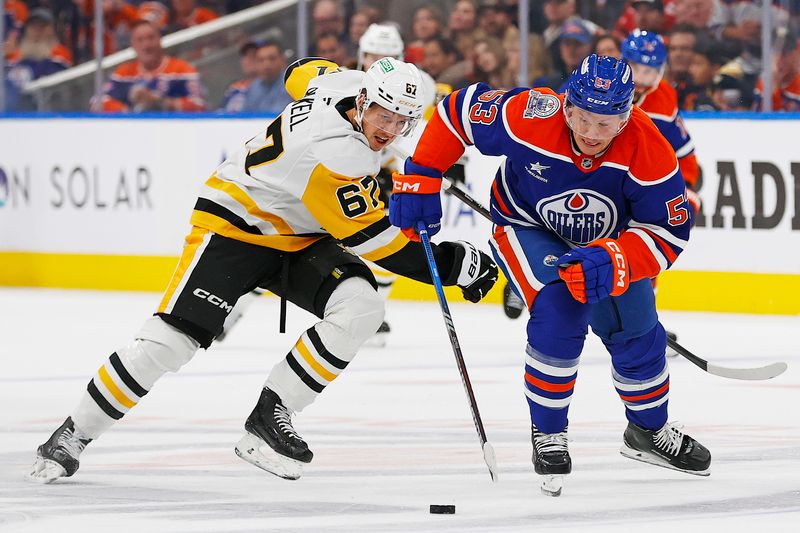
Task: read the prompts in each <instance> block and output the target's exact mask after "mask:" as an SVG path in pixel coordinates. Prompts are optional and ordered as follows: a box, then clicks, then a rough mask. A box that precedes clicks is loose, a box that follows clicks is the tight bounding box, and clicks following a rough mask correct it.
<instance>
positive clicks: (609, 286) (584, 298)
mask: <svg viewBox="0 0 800 533" xmlns="http://www.w3.org/2000/svg"><path fill="white" fill-rule="evenodd" d="M557 264H558V267H559V268H558V275H559V276H560V277H561V279H563V280H564V282H565V283H566V284H567V289H569V292H570V294H572V297H573V298H575V299H576V300H578V301H579V302H581V303H590V304H593V303H597V302H599V301H600V300H602V299H603V298H608V297H609V296H619V295H620V294H622V293H624V292H625V291H626V290H628V285H629V283H630V269H629V267H628V258H627V257H626V256H625V252H624V251H623V250H622V247H621V246H620V245H619V243H617V241H615V240H614V239H600V240H597V241H594V242H592V243H590V244H589V245H587V246H586V248H577V249H575V250H572V251H571V252H567V253H565V254H564V255H562V256H561V257H559V258H558V263H557Z"/></svg>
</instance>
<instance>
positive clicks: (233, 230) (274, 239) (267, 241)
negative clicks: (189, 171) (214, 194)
mask: <svg viewBox="0 0 800 533" xmlns="http://www.w3.org/2000/svg"><path fill="white" fill-rule="evenodd" d="M191 223H192V225H193V226H198V227H200V228H204V229H207V230H210V231H213V232H214V233H216V234H218V235H222V236H223V237H228V238H229V239H235V240H237V241H241V242H247V243H250V244H255V245H256V246H265V247H267V248H274V249H276V250H282V251H284V252H296V251H297V250H302V249H303V248H307V247H308V246H311V245H312V244H314V243H315V242H317V241H318V240H320V239H321V238H322V236H319V237H297V236H295V235H261V234H260V233H248V232H246V231H243V230H241V229H239V228H237V227H236V226H234V225H233V224H231V223H230V222H228V221H227V220H225V219H224V218H220V217H218V216H216V215H212V214H211V213H206V212H205V211H197V210H195V211H193V212H192V218H191Z"/></svg>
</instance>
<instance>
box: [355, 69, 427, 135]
mask: <svg viewBox="0 0 800 533" xmlns="http://www.w3.org/2000/svg"><path fill="white" fill-rule="evenodd" d="M425 93H426V90H425V86H424V85H423V82H422V76H421V75H420V72H419V70H418V69H417V67H416V66H415V65H413V64H411V63H406V62H404V61H399V60H397V59H395V58H393V57H384V58H383V59H379V60H377V61H376V62H375V63H373V64H372V66H371V67H369V68H368V69H367V71H366V72H365V73H364V82H363V85H362V86H361V91H360V94H359V97H362V96H363V103H362V104H361V105H360V106H357V112H356V120H357V121H358V123H359V124H361V120H362V118H363V117H364V111H366V110H367V109H369V106H370V105H372V104H378V105H379V106H381V107H383V108H384V109H387V110H389V111H391V112H393V113H397V114H398V115H401V116H403V117H406V118H408V122H407V123H406V127H405V128H403V130H402V131H401V132H400V135H408V134H409V133H411V131H412V130H413V129H414V126H416V124H417V122H418V121H419V119H420V118H421V117H422V112H423V110H424V109H425V105H426V104H427V102H428V96H427V95H426V94H425Z"/></svg>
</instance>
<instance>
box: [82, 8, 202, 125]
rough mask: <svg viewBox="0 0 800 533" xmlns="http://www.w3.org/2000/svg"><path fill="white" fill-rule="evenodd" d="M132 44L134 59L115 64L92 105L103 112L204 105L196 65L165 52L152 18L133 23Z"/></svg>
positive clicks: (199, 108) (199, 107) (196, 108)
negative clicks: (100, 95) (101, 93)
mask: <svg viewBox="0 0 800 533" xmlns="http://www.w3.org/2000/svg"><path fill="white" fill-rule="evenodd" d="M131 47H132V48H133V51H134V52H135V53H136V59H134V60H133V61H129V62H127V63H123V64H122V65H120V66H119V67H117V69H116V70H115V71H114V73H113V74H111V77H110V78H109V80H108V83H106V87H105V91H104V94H103V97H102V100H101V101H100V102H93V104H92V108H93V109H95V110H98V111H103V112H106V113H131V112H132V113H141V112H160V111H183V112H191V111H202V110H203V109H205V102H204V101H203V97H202V88H201V86H200V76H199V75H198V73H197V69H195V68H194V66H193V65H191V64H190V63H188V62H187V61H184V60H182V59H178V58H176V57H170V56H167V55H165V54H164V49H163V48H162V47H161V33H160V32H159V30H158V28H157V27H156V26H155V25H154V24H153V23H152V22H149V21H147V20H140V21H138V22H136V23H135V24H134V25H133V28H131Z"/></svg>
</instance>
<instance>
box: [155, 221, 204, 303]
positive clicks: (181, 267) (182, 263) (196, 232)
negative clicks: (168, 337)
mask: <svg viewBox="0 0 800 533" xmlns="http://www.w3.org/2000/svg"><path fill="white" fill-rule="evenodd" d="M195 226H196V225H195ZM207 233H208V231H207V230H206V229H203V228H199V227H193V228H192V231H191V232H189V235H187V236H186V245H185V246H184V247H183V253H182V254H181V258H180V260H179V261H178V266H177V267H175V272H174V273H173V274H172V279H171V280H170V282H169V285H168V286H167V290H166V291H165V292H164V297H163V298H162V299H161V303H160V304H159V305H158V312H159V313H163V312H165V310H166V309H167V306H168V305H169V302H170V300H172V296H173V294H175V290H176V289H177V288H178V285H180V283H181V280H182V279H183V276H184V275H185V274H186V269H188V268H189V265H191V264H192V261H193V260H194V256H195V254H196V253H197V249H198V248H199V247H200V245H201V244H202V243H203V238H204V237H205V235H206V234H207Z"/></svg>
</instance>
